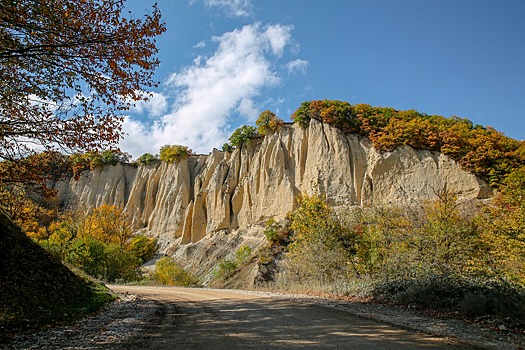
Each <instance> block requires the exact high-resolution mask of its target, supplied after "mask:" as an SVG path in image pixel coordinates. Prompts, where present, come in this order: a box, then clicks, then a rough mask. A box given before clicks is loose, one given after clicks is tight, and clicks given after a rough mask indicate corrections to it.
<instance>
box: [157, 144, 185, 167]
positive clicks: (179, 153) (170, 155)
mask: <svg viewBox="0 0 525 350" xmlns="http://www.w3.org/2000/svg"><path fill="white" fill-rule="evenodd" d="M192 152H193V151H192V150H191V149H189V148H188V147H187V146H182V145H164V146H162V147H161V148H160V151H159V158H160V160H161V161H163V162H166V163H174V162H178V161H179V160H182V159H188V157H189V156H190V155H191V154H192Z"/></svg>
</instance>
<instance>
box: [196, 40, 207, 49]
mask: <svg viewBox="0 0 525 350" xmlns="http://www.w3.org/2000/svg"><path fill="white" fill-rule="evenodd" d="M204 47H206V42H205V41H204V40H201V41H199V42H198V43H197V44H195V45H193V48H194V49H202V48H204Z"/></svg>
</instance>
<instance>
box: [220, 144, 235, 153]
mask: <svg viewBox="0 0 525 350" xmlns="http://www.w3.org/2000/svg"><path fill="white" fill-rule="evenodd" d="M222 151H223V152H228V153H232V152H233V146H232V145H230V144H229V143H225V144H224V145H222Z"/></svg>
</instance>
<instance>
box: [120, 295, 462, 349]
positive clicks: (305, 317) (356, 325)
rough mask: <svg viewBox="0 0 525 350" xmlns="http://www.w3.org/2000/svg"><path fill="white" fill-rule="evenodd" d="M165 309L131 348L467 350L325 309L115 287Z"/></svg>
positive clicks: (274, 300)
mask: <svg viewBox="0 0 525 350" xmlns="http://www.w3.org/2000/svg"><path fill="white" fill-rule="evenodd" d="M110 287H111V288H112V289H113V290H115V291H117V292H119V293H125V292H128V293H132V294H137V295H140V296H142V297H143V298H147V299H151V300H154V301H155V302H157V303H159V304H160V305H161V308H160V310H161V311H160V312H159V313H158V314H157V315H156V317H155V319H153V320H151V323H150V324H148V325H147V326H146V331H145V332H144V333H143V334H142V335H141V336H140V337H138V338H135V339H133V340H132V341H131V342H130V343H129V344H126V346H124V348H126V349H185V350H189V349H217V350H221V349H229V350H230V349H466V348H468V347H466V346H465V345H462V344H457V343H456V344H453V343H451V342H450V341H447V340H445V339H442V338H436V337H432V336H429V335H426V334H422V333H418V332H414V331H409V330H405V329H401V328H396V327H394V326H390V325H387V324H382V323H378V322H375V321H372V320H368V319H365V318H360V317H357V316H354V315H352V314H350V313H347V312H342V311H338V310H333V309H329V308H325V307H321V306H315V305H310V304H305V303H299V302H294V301H290V300H283V299H278V298H271V297H263V296H259V295H252V294H242V293H237V292H231V291H222V290H207V289H186V288H169V287H135V286H110Z"/></svg>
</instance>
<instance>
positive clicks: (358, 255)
mask: <svg viewBox="0 0 525 350" xmlns="http://www.w3.org/2000/svg"><path fill="white" fill-rule="evenodd" d="M265 234H266V237H267V238H268V247H269V248H268V249H266V250H263V251H261V252H259V254H260V256H261V257H260V261H261V262H262V264H263V265H264V264H268V261H269V260H270V259H271V257H268V252H276V253H278V254H279V253H280V251H279V250H277V249H275V248H272V247H275V246H280V247H281V250H282V251H284V256H285V259H284V261H283V262H282V263H281V266H280V270H279V272H278V273H277V274H275V276H274V277H273V279H274V281H275V284H274V287H276V288H279V289H298V290H317V291H324V292H327V291H328V292H337V293H347V294H353V295H356V294H360V295H363V296H367V297H373V298H375V299H378V300H383V301H388V302H393V303H401V304H407V305H408V304H410V305H416V306H419V307H425V308H436V309H442V310H449V311H454V312H460V313H462V314H464V315H467V316H471V317H480V316H486V315H490V316H493V317H497V318H500V319H507V320H510V321H511V322H518V323H520V324H525V271H524V270H523V266H525V168H521V169H519V170H517V171H514V172H513V173H511V174H510V175H508V176H507V177H506V178H505V180H504V186H503V187H502V189H501V193H500V194H499V195H498V196H497V197H496V198H495V199H494V200H493V201H492V202H491V203H490V204H485V205H483V206H481V207H480V208H478V209H477V211H476V212H472V210H462V206H461V203H458V202H457V197H456V195H455V194H454V193H451V192H448V191H446V189H445V190H443V191H441V192H436V200H435V201H431V202H428V203H425V204H424V205H423V206H422V207H420V208H416V207H410V208H408V207H403V208H399V207H394V206H389V207H376V208H353V209H352V210H350V211H348V212H341V211H339V212H335V211H334V210H333V209H332V208H331V207H330V206H329V205H328V203H327V202H326V200H325V199H324V197H323V196H322V195H313V196H308V195H304V196H303V197H301V198H300V199H299V202H298V207H297V209H295V210H293V211H292V212H290V213H289V214H288V216H287V220H286V221H285V222H283V223H280V224H279V223H276V222H275V221H272V220H271V221H269V222H268V223H267V227H266V230H265Z"/></svg>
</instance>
